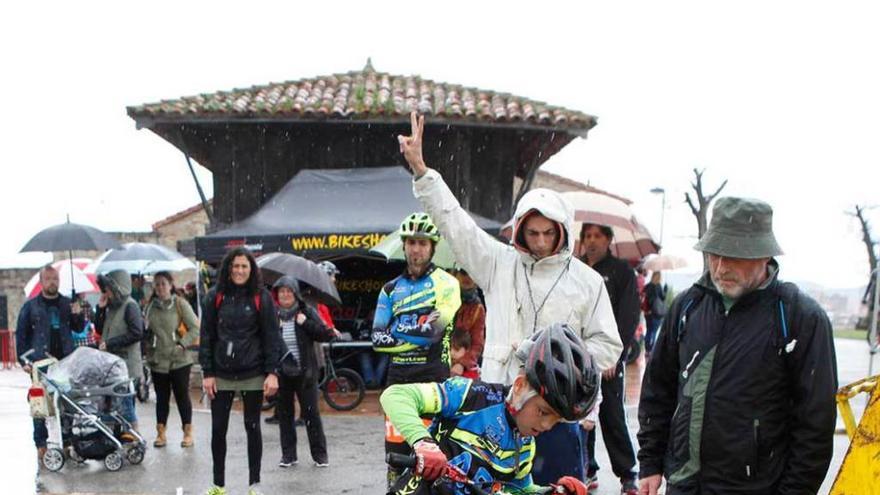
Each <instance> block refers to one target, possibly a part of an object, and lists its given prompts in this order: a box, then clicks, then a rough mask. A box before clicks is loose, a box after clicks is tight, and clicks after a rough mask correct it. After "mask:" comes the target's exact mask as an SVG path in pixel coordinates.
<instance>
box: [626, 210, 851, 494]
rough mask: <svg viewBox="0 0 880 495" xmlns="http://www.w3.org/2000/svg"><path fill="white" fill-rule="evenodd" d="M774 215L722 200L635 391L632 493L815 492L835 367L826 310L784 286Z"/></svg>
mask: <svg viewBox="0 0 880 495" xmlns="http://www.w3.org/2000/svg"><path fill="white" fill-rule="evenodd" d="M772 221H773V210H772V209H771V208H770V205H768V204H767V203H764V202H763V201H757V200H751V199H742V198H731V197H728V198H721V199H719V200H718V201H717V203H716V204H715V207H714V209H713V214H712V221H711V223H710V225H709V229H708V231H707V232H706V233H705V235H703V237H702V238H701V239H700V241H699V242H698V243H697V245H696V246H694V247H695V249H697V250H699V251H702V252H704V253H706V254H708V257H709V270H708V272H707V273H705V274H704V275H703V277H702V278H701V279H700V280H699V281H698V282H696V283H695V284H694V285H693V286H692V287H691V288H689V289H688V290H686V291H685V292H684V293H682V294H681V295H679V296H678V297H677V298H676V299H675V301H674V302H673V305H672V309H671V310H670V312H669V314H668V315H667V318H666V320H665V321H664V322H663V327H662V329H661V331H660V335H659V338H658V340H657V343H656V344H655V346H654V352H653V354H652V355H651V360H650V362H649V364H648V367H647V370H646V372H645V378H644V381H643V383H642V396H641V402H640V404H639V424H640V426H641V429H640V431H639V434H638V438H639V444H640V446H641V448H640V450H639V463H640V473H639V477H640V478H641V480H640V481H641V483H640V487H639V493H643V494H646V495H647V494H651V495H653V494H656V493H657V492H658V489H659V487H660V484H661V481H662V478H666V481H667V490H666V493H667V494H670V495H675V494H704V495H705V494H710V493H711V494H715V493H719V494H720V493H739V494H777V493H778V494H793V493H798V494H801V493H802V494H808V493H809V494H814V493H816V492H817V491H818V490H819V487H820V486H821V484H822V480H823V479H824V477H825V473H826V471H827V470H828V464H829V463H830V461H831V454H832V449H833V434H834V425H835V403H834V394H835V391H836V389H837V375H836V369H837V367H836V363H835V357H834V343H833V340H832V334H831V324H830V322H829V321H828V317H827V316H826V315H825V312H824V311H823V310H822V309H821V308H820V307H819V305H818V304H816V302H815V301H814V300H813V299H811V298H810V297H809V296H807V295H806V294H804V293H802V292H800V291H799V290H798V289H797V287H796V286H795V285H794V284H791V283H785V282H781V281H780V280H779V279H778V278H777V275H778V273H779V264H778V263H777V262H776V260H775V259H774V257H775V256H778V255H781V254H782V249H780V247H779V244H778V243H777V242H776V238H775V236H774V235H773V226H772Z"/></svg>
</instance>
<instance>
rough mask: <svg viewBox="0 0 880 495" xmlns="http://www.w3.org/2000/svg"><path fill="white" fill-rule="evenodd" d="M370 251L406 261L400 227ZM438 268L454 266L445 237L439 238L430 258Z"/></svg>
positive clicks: (390, 259)
mask: <svg viewBox="0 0 880 495" xmlns="http://www.w3.org/2000/svg"><path fill="white" fill-rule="evenodd" d="M370 252H371V253H376V254H380V255H382V256H384V257H385V259H387V260H388V261H406V258H405V257H404V255H403V241H402V240H401V239H400V229H398V230H396V231H394V232H392V233H390V234H388V235H387V236H386V237H385V239H383V240H382V242H380V243H379V244H376V245H375V246H373V248H372V249H370ZM431 262H433V263H434V264H435V265H437V266H439V267H440V268H448V269H449V268H455V256H454V255H453V254H452V249H451V248H450V247H449V243H447V242H446V239H444V238H442V237H441V238H440V241H439V242H437V245H436V246H435V248H434V257H433V258H432V259H431Z"/></svg>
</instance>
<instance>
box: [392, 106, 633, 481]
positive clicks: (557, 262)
mask: <svg viewBox="0 0 880 495" xmlns="http://www.w3.org/2000/svg"><path fill="white" fill-rule="evenodd" d="M411 118H412V135H410V136H398V141H399V143H400V151H401V153H402V154H403V155H404V157H405V158H406V161H407V163H408V164H409V166H410V168H411V169H412V172H413V192H414V194H415V196H416V197H417V198H418V199H419V200H420V201H421V203H422V205H424V207H425V210H427V212H428V213H429V214H430V215H431V217H432V218H433V219H434V222H435V223H436V224H437V226H438V228H439V229H440V232H441V233H442V234H443V236H444V237H445V238H446V240H447V242H449V245H450V247H451V248H452V252H453V253H454V254H455V259H456V261H457V263H458V264H460V265H461V266H462V267H463V268H464V269H465V270H467V272H468V273H469V274H470V275H471V277H472V278H473V279H474V281H475V282H477V285H479V286H480V287H481V288H482V289H483V293H484V295H485V297H486V345H485V348H484V349H483V367H482V378H483V380H484V381H487V382H494V383H505V384H510V383H512V382H513V379H514V378H515V377H516V375H517V373H518V371H519V366H520V363H519V362H518V360H517V359H516V358H515V357H514V350H515V347H516V345H517V344H518V343H519V342H520V341H522V340H523V339H525V338H527V337H529V336H530V335H531V334H532V333H534V332H536V331H538V330H539V329H542V328H546V327H549V326H550V325H552V324H554V323H567V324H568V325H569V326H570V327H571V328H575V329H579V330H580V333H581V336H582V337H583V339H584V343H585V344H586V346H587V350H588V351H589V352H590V354H591V355H592V357H593V359H594V360H595V362H596V364H597V365H598V367H599V368H600V369H601V370H606V369H609V368H613V367H614V366H616V364H617V362H618V359H619V358H620V355H621V352H622V351H623V344H622V343H621V341H620V336H619V334H618V332H617V324H616V323H615V321H614V313H613V310H612V308H611V302H610V300H609V298H608V293H607V291H606V289H605V283H604V281H603V280H602V277H601V276H600V275H599V274H598V273H596V272H595V271H594V270H593V269H592V268H590V267H588V266H587V265H586V264H584V263H583V262H581V261H580V260H578V259H576V258H574V256H573V250H574V242H575V239H574V236H573V235H572V231H573V228H572V225H573V222H574V211H573V209H572V208H571V206H570V205H569V204H568V203H567V202H566V201H565V200H564V199H563V198H562V197H561V196H560V195H559V194H557V193H556V192H555V191H551V190H548V189H534V190H532V191H529V192H528V193H526V194H525V195H524V196H523V197H522V199H521V200H520V202H519V204H517V206H516V212H515V214H514V223H513V242H512V245H507V244H504V243H502V242H499V241H498V240H497V239H495V238H493V237H492V236H490V235H489V234H487V233H486V232H485V231H483V230H482V229H481V228H480V227H479V226H477V224H476V223H475V222H474V220H473V219H472V218H471V217H470V215H468V213H467V212H466V211H465V210H464V209H463V208H462V207H461V205H460V204H459V202H458V200H457V199H456V198H455V196H454V195H453V194H452V191H450V190H449V187H448V186H447V185H446V183H445V182H444V181H443V178H442V177H441V176H440V174H439V173H438V172H437V171H435V170H432V169H429V168H428V167H427V165H426V164H425V161H424V158H423V156H422V135H423V132H424V116H417V115H416V113H415V112H413V114H412V116H411ZM570 440H571V442H573V443H579V442H578V440H577V439H576V438H572V439H570ZM539 453H540V452H539ZM581 464H582V463H581ZM581 468H583V466H582V465H581ZM568 474H572V473H568Z"/></svg>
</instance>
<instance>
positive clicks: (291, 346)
mask: <svg viewBox="0 0 880 495" xmlns="http://www.w3.org/2000/svg"><path fill="white" fill-rule="evenodd" d="M273 290H274V291H275V297H276V300H277V301H278V319H279V320H280V326H281V333H280V335H281V338H282V341H283V342H284V355H283V356H282V358H281V365H280V366H279V369H280V370H281V379H280V384H279V389H278V404H277V405H276V406H275V407H276V412H277V413H278V421H279V426H280V430H281V461H280V462H279V463H278V466H280V467H283V468H286V467H290V466H292V465H294V464H296V463H297V459H296V426H295V425H294V414H293V396H294V394H296V396H297V399H298V400H299V404H300V407H301V408H302V411H301V413H300V416H301V417H302V418H303V420H304V421H305V425H306V431H307V432H308V435H309V448H310V450H311V453H312V460H313V461H315V465H316V466H318V467H327V466H328V465H329V460H328V457H327V439H326V438H325V437H324V427H323V426H322V424H321V414H320V412H319V411H318V383H317V380H318V374H319V372H318V360H317V358H316V356H315V346H314V342H315V341H319V342H328V341H330V340H332V339H333V338H334V337H335V336H336V333H335V332H334V331H333V330H331V329H329V328H327V326H326V325H324V323H323V322H322V321H321V318H320V317H319V316H318V313H317V312H316V311H315V310H314V309H312V308H311V307H309V306H308V305H306V304H305V303H304V302H303V301H302V296H301V295H300V291H299V284H298V283H297V281H296V279H294V278H292V277H282V278H280V279H278V281H277V282H275V285H274V286H273Z"/></svg>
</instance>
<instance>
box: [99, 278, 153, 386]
mask: <svg viewBox="0 0 880 495" xmlns="http://www.w3.org/2000/svg"><path fill="white" fill-rule="evenodd" d="M107 277H108V280H109V284H110V289H111V290H112V291H113V299H112V300H111V301H110V303H109V304H108V305H107V306H106V307H104V308H102V309H98V312H97V314H96V318H95V328H97V330H98V333H100V334H101V339H102V340H103V341H104V343H105V344H106V345H107V351H108V352H111V353H113V354H116V355H117V356H119V357H121V358H122V359H124V360H125V365H126V366H127V367H128V376H129V377H130V378H132V379H140V378H143V373H144V370H143V361H142V359H141V340H142V339H143V337H144V317H143V315H142V314H141V308H140V306H139V305H138V303H136V302H135V301H134V299H132V298H131V276H130V275H129V274H128V272H127V271H125V270H113V271H112V272H110V273H108V274H107Z"/></svg>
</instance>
